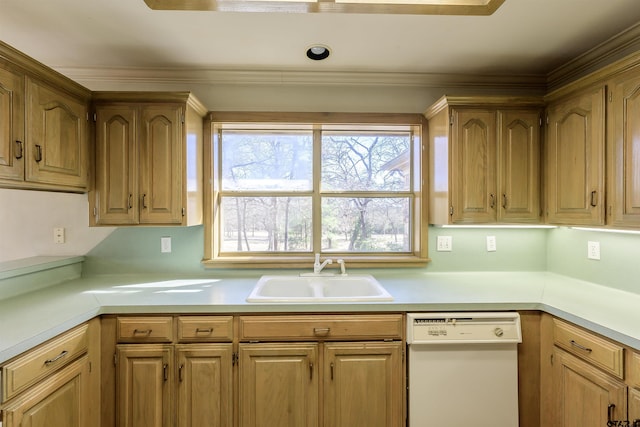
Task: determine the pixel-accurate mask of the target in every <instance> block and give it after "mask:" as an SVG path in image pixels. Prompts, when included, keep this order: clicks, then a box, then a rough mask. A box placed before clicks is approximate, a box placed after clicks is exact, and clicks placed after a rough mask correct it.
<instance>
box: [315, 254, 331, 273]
mask: <svg viewBox="0 0 640 427" xmlns="http://www.w3.org/2000/svg"><path fill="white" fill-rule="evenodd" d="M327 264H333V261H331V259H330V258H327V259H325V260H324V262H323V263H322V264H320V254H316V261H315V262H314V263H313V273H314V274H319V273H320V272H321V271H322V269H323V268H325V267H326V265H327Z"/></svg>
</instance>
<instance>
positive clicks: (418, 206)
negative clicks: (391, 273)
mask: <svg viewBox="0 0 640 427" xmlns="http://www.w3.org/2000/svg"><path fill="white" fill-rule="evenodd" d="M254 123H264V124H265V126H268V125H269V124H271V125H275V124H277V125H286V124H291V125H309V126H310V127H311V128H312V129H320V128H321V127H322V126H324V125H379V126H385V125H386V126H398V125H407V126H411V127H415V128H416V131H415V132H414V138H416V140H415V141H414V144H413V150H414V152H413V155H412V156H410V158H411V159H412V161H413V168H412V179H413V180H414V184H413V186H412V187H414V188H411V189H410V193H412V197H413V199H414V204H413V211H412V212H411V218H412V233H413V235H412V250H411V252H403V253H398V254H394V253H379V252H372V253H362V252H360V253H357V254H353V253H349V252H334V251H331V252H321V256H322V257H323V258H325V257H326V258H332V259H335V258H341V259H343V260H344V261H345V263H346V265H347V267H348V268H364V267H369V268H370V267H421V266H425V265H426V264H427V263H428V262H429V261H430V259H429V258H428V251H427V240H428V239H427V232H428V197H427V195H428V185H427V165H428V162H427V158H426V156H427V155H428V151H429V150H427V149H426V148H427V147H426V144H427V134H426V131H427V127H426V120H425V119H424V117H423V116H422V115H421V114H402V113H390V114H386V113H287V112H284V113H275V112H211V113H210V114H209V120H208V122H206V124H205V137H206V138H205V141H207V143H205V144H204V153H203V154H204V159H203V161H204V184H205V185H204V213H203V219H204V230H205V239H204V240H205V243H204V245H205V247H204V257H203V260H202V264H203V265H204V267H205V268H258V269H266V268H310V267H311V266H312V264H313V261H314V253H300V252H292V253H285V252H280V253H268V254H265V253H263V252H261V253H250V252H247V253H238V254H221V251H220V247H219V242H218V239H216V236H215V233H216V232H217V230H219V229H220V217H221V209H220V197H221V195H220V192H219V191H218V188H219V186H218V182H217V180H218V177H219V175H218V168H219V167H220V166H219V155H220V153H219V152H218V150H217V147H218V146H219V144H220V142H219V130H220V128H221V127H223V126H224V125H225V124H226V125H229V124H234V125H242V124H245V125H248V124H254ZM316 149H319V147H316V144H314V151H315V150H316ZM315 157H316V156H314V158H315ZM314 161H315V160H314ZM318 161H319V159H318ZM316 167H317V165H314V169H316ZM318 179H320V178H319V177H316V176H314V180H318ZM313 197H320V194H314V196H313ZM314 209H317V210H318V211H319V210H320V206H319V205H318V204H316V206H315V207H314ZM318 213H319V212H314V216H315V215H317V214H318ZM316 217H317V218H319V216H316ZM319 225H320V224H318V225H314V227H319ZM316 233H317V231H314V237H316V236H318V234H316Z"/></svg>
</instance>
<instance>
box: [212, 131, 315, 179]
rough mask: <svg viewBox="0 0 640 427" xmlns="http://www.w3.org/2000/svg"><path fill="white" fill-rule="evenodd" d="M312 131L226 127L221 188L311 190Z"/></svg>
mask: <svg viewBox="0 0 640 427" xmlns="http://www.w3.org/2000/svg"><path fill="white" fill-rule="evenodd" d="M312 156H313V136H312V134H311V132H287V131H268V132H267V131H263V132H260V131H249V130H243V131H223V132H222V190H223V191H224V190H227V191H234V190H236V191H237V190H245V191H247V190H254V191H308V190H311V189H312V187H313V182H312V178H311V173H312V164H313V163H312Z"/></svg>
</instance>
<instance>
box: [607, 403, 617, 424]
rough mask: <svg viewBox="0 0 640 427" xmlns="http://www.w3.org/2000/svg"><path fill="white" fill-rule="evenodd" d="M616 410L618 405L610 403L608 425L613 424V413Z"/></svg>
mask: <svg viewBox="0 0 640 427" xmlns="http://www.w3.org/2000/svg"><path fill="white" fill-rule="evenodd" d="M615 410H616V405H614V404H613V403H610V404H609V406H607V421H608V422H607V425H609V424H611V422H612V421H613V411H615Z"/></svg>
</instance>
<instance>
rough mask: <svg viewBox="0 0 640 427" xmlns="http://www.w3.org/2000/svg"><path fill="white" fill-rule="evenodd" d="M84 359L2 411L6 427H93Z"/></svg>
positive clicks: (23, 395)
mask: <svg viewBox="0 0 640 427" xmlns="http://www.w3.org/2000/svg"><path fill="white" fill-rule="evenodd" d="M89 375H90V374H89V359H88V357H87V356H86V355H85V356H83V357H82V358H80V359H78V360H76V361H75V362H73V363H71V364H70V365H69V366H67V367H65V368H63V369H62V370H60V371H59V372H56V373H55V374H53V375H51V376H50V377H48V378H47V379H46V380H44V381H42V382H41V383H39V384H38V385H36V386H34V387H33V388H32V389H31V390H30V391H28V392H25V393H22V394H21V395H20V396H18V397H17V398H16V399H14V400H12V403H10V404H9V405H8V406H6V407H5V408H4V409H3V410H2V415H3V417H2V420H3V424H2V425H3V426H4V427H51V426H53V425H55V426H56V427H93V423H92V422H91V420H90V418H89V414H88V411H89V407H90V406H89V399H90V396H89V394H88V390H89V387H88V381H89V379H88V378H89Z"/></svg>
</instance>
